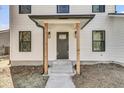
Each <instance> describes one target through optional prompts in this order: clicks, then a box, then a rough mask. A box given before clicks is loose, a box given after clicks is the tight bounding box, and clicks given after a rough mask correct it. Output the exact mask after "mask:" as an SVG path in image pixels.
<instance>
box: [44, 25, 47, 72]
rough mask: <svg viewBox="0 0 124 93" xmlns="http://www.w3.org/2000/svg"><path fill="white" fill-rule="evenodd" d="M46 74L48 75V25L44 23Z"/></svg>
mask: <svg viewBox="0 0 124 93" xmlns="http://www.w3.org/2000/svg"><path fill="white" fill-rule="evenodd" d="M44 74H48V23H44Z"/></svg>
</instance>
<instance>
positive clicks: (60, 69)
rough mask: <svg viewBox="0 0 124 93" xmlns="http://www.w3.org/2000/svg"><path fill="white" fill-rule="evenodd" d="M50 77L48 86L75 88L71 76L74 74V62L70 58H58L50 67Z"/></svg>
mask: <svg viewBox="0 0 124 93" xmlns="http://www.w3.org/2000/svg"><path fill="white" fill-rule="evenodd" d="M48 74H49V76H50V77H49V79H48V81H47V84H46V88H75V85H74V84H73V82H72V79H71V76H72V75H74V70H73V67H72V63H71V62H70V61H68V60H57V61H55V62H53V63H52V65H51V67H50V68H49V73H48Z"/></svg>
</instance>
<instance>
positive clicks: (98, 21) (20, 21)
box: [10, 5, 114, 60]
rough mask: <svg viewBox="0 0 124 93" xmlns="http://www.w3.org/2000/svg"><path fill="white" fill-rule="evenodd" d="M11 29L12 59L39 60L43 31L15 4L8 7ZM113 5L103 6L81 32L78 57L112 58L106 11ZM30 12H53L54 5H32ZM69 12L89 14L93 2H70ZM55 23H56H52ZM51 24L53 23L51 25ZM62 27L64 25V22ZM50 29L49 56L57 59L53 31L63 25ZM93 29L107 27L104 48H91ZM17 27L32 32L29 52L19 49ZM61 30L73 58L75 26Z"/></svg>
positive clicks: (82, 58) (41, 13)
mask: <svg viewBox="0 0 124 93" xmlns="http://www.w3.org/2000/svg"><path fill="white" fill-rule="evenodd" d="M10 11H11V15H10V17H11V18H10V31H11V33H10V34H11V55H10V57H11V60H42V57H43V55H42V54H43V45H42V44H43V37H42V35H43V33H42V29H41V28H38V27H37V26H36V25H35V23H34V22H33V21H32V20H30V19H29V18H28V15H30V14H18V6H11V7H10ZM113 11H114V8H113V6H106V12H105V13H96V16H95V18H94V19H93V20H92V21H91V22H90V23H89V24H88V25H87V26H86V27H85V28H84V29H83V30H81V33H80V35H81V36H80V38H81V40H80V41H81V45H80V47H81V60H111V58H110V53H111V44H110V43H109V42H111V41H110V40H111V39H110V38H111V29H110V26H109V24H110V19H109V18H108V12H110V13H111V12H113ZM31 14H32V15H49V14H50V15H53V14H54V15H56V14H57V13H56V5H47V6H45V5H42V6H38V5H37V6H35V5H34V6H32V13H31ZM69 14H92V6H90V5H88V6H87V5H78V6H74V5H71V6H70V13H69ZM55 27H56V26H55ZM53 28H54V27H53ZM62 28H67V25H65V27H62ZM62 28H60V30H58V28H56V29H52V28H51V27H50V28H49V31H51V38H50V39H49V44H48V45H49V59H50V60H56V32H57V31H62V30H64V29H62ZM92 30H106V51H105V52H99V53H95V52H92ZM19 31H31V34H32V50H31V52H28V53H23V52H19V44H18V43H19V42H18V41H19V40H18V39H19V37H18V32H19ZM64 31H68V32H69V59H70V60H75V59H76V39H75V37H74V30H72V29H70V30H69V28H67V29H66V30H64Z"/></svg>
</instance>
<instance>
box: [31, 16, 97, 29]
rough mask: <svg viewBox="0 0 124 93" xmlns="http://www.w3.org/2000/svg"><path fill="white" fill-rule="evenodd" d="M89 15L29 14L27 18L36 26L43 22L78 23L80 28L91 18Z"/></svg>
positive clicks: (42, 24)
mask: <svg viewBox="0 0 124 93" xmlns="http://www.w3.org/2000/svg"><path fill="white" fill-rule="evenodd" d="M94 16H95V15H94V14H90V15H29V18H30V19H31V20H32V21H34V22H35V23H36V25H37V26H40V27H44V23H49V24H75V23H80V25H81V29H82V28H84V27H85V26H86V25H87V24H88V23H89V22H90V21H91V20H92V19H93V18H94Z"/></svg>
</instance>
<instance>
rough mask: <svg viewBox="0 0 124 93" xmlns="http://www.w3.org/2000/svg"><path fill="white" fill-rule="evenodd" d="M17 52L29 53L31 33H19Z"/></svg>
mask: <svg viewBox="0 0 124 93" xmlns="http://www.w3.org/2000/svg"><path fill="white" fill-rule="evenodd" d="M19 52H31V31H20V32H19Z"/></svg>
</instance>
